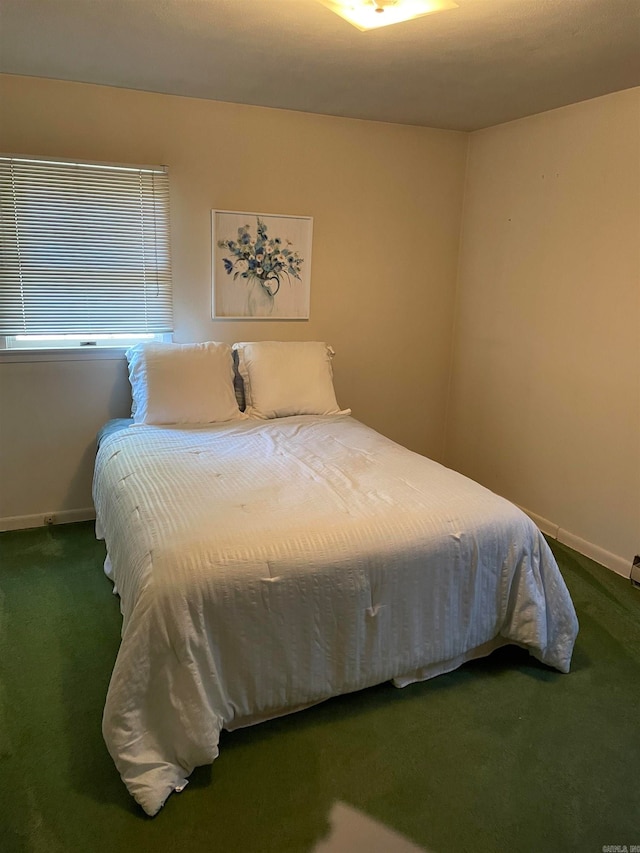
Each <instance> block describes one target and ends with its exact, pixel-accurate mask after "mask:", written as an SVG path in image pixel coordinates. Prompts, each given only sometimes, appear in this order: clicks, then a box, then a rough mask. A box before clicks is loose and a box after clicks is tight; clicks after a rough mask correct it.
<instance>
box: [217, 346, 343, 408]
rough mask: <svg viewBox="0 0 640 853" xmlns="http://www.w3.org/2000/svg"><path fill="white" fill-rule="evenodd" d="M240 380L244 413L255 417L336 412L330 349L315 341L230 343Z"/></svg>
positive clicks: (336, 404) (331, 352) (336, 405)
mask: <svg viewBox="0 0 640 853" xmlns="http://www.w3.org/2000/svg"><path fill="white" fill-rule="evenodd" d="M233 348H234V350H236V351H237V353H238V370H239V371H240V375H241V376H242V379H243V380H244V394H245V399H246V403H247V407H246V410H245V411H246V414H247V415H250V416H251V417H256V418H283V417H287V416H288V415H337V414H349V411H350V410H349V409H346V410H344V411H340V408H339V407H338V402H337V400H336V395H335V391H334V390H333V371H332V369H331V358H332V357H333V350H332V349H331V347H329V346H327V344H324V343H319V342H317V341H291V342H289V341H287V342H284V341H261V342H259V343H238V344H234V345H233Z"/></svg>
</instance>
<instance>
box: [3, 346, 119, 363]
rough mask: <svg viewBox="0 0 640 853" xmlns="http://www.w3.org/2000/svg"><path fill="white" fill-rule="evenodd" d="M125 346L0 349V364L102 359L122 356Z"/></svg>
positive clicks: (113, 358) (114, 358) (115, 358)
mask: <svg viewBox="0 0 640 853" xmlns="http://www.w3.org/2000/svg"><path fill="white" fill-rule="evenodd" d="M126 350H127V347H69V348H68V349H65V348H63V347H58V348H56V349H0V364H17V363H25V362H33V361H102V360H103V359H112V360H117V359H121V358H124V354H125V352H126Z"/></svg>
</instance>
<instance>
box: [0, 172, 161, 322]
mask: <svg viewBox="0 0 640 853" xmlns="http://www.w3.org/2000/svg"><path fill="white" fill-rule="evenodd" d="M171 330H172V302H171V259H170V252H169V180H168V175H167V173H166V169H164V168H163V167H157V168H156V167H126V166H106V165H101V164H98V163H70V162H57V161H49V160H40V159H39V160H36V159H29V158H18V157H8V156H0V335H21V334H38V335H47V334H51V335H54V334H55V335H59V334H81V335H91V334H98V333H114V334H120V333H121V334H133V333H136V332H137V333H140V332H153V333H160V332H170V331H171Z"/></svg>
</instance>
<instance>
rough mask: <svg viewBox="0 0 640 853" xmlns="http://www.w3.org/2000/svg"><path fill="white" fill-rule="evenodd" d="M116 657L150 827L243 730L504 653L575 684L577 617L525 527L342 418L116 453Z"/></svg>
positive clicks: (147, 434) (112, 542) (120, 741)
mask: <svg viewBox="0 0 640 853" xmlns="http://www.w3.org/2000/svg"><path fill="white" fill-rule="evenodd" d="M94 500H95V506H96V511H97V518H98V522H97V528H98V532H99V535H104V538H105V539H106V544H107V549H108V553H109V560H108V563H109V562H110V565H109V568H108V573H109V574H110V576H111V577H112V578H113V580H114V582H115V584H116V587H117V590H118V592H119V594H120V597H121V607H122V612H123V617H124V622H123V629H122V644H121V647H120V651H119V654H118V657H117V660H116V664H115V668H114V671H113V675H112V678H111V683H110V686H109V692H108V696H107V701H106V706H105V712H104V720H103V732H104V737H105V740H106V743H107V746H108V748H109V751H110V753H111V755H112V757H113V759H114V761H115V763H116V765H117V768H118V770H119V772H120V774H121V776H122V778H123V780H124V782H125V784H126V785H127V787H128V789H129V791H130V792H131V794H132V795H133V796H134V797H135V799H136V800H137V801H138V802H139V803H140V805H141V806H142V807H143V808H144V810H145V811H146V812H147V813H148V814H155V813H156V812H157V811H158V810H159V809H160V807H161V806H162V804H163V803H164V801H165V800H166V798H167V796H168V795H169V794H170V793H171V792H172V791H173V790H179V789H181V788H182V787H183V786H184V785H185V784H186V780H187V777H188V776H189V774H190V773H191V771H192V770H193V768H194V767H195V766H197V765H200V764H207V763H210V762H211V761H213V759H214V758H215V757H216V755H217V754H218V747H217V744H218V738H219V734H220V731H221V729H222V728H228V729H233V728H236V727H238V726H242V725H247V724H250V723H252V722H256V721H258V720H260V719H267V718H269V717H274V716H277V715H278V714H281V713H284V712H286V711H288V710H293V709H296V708H300V707H304V706H307V705H309V704H312V703H315V702H319V701H322V700H323V699H326V698H328V697H330V696H333V695H336V694H339V693H344V692H347V691H352V690H358V689H360V688H364V687H367V686H370V685H373V684H377V683H380V682H383V681H386V680H388V679H394V680H395V682H396V683H397V684H400V685H403V684H406V683H409V682H410V681H412V680H416V679H420V678H426V677H430V676H431V675H434V674H437V673H440V672H445V671H447V670H450V669H453V668H455V667H456V666H458V665H460V663H462V662H463V661H464V660H466V659H469V658H470V657H473V656H477V655H479V654H486V653H488V652H489V651H490V650H491V649H492V648H495V647H496V646H497V645H500V644H502V643H504V642H513V643H517V644H519V645H522V646H525V647H526V648H528V649H529V650H530V651H531V653H532V654H533V655H535V656H536V657H537V658H538V659H539V660H541V661H543V662H544V663H547V664H549V665H551V666H553V667H556V668H557V669H559V670H561V671H563V672H567V671H568V670H569V664H570V660H571V653H572V649H573V644H574V640H575V637H576V634H577V630H578V624H577V620H576V615H575V611H574V608H573V605H572V603H571V599H570V597H569V593H568V591H567V589H566V587H565V584H564V582H563V580H562V577H561V575H560V572H559V570H558V568H557V565H556V563H555V561H554V558H553V555H552V554H551V552H550V550H549V548H548V546H547V544H546V542H545V541H544V539H543V537H542V535H541V534H540V532H539V531H538V529H537V528H536V527H535V525H534V524H533V523H532V522H531V521H530V520H529V519H528V518H527V516H525V515H524V514H523V513H522V512H520V510H518V509H517V508H516V507H515V506H513V505H512V504H510V503H509V502H507V501H505V500H503V499H502V498H499V497H497V496H496V495H494V494H493V493H491V492H489V491H488V490H486V489H484V488H483V487H481V486H479V485H478V484H476V483H474V482H472V481H470V480H468V479H466V478H465V477H463V476H461V475H459V474H457V473H455V472H453V471H450V470H448V469H446V468H444V467H442V466H441V465H438V464H437V463H435V462H432V461H431V460H429V459H425V458H424V457H421V456H419V455H417V454H414V453H411V452H410V451H408V450H406V449H404V448H402V447H400V446H399V445H397V444H394V443H393V442H391V441H389V440H388V439H385V438H383V437H382V436H381V435H379V434H377V433H376V432H374V431H373V430H370V429H368V428H367V427H365V426H363V425H362V424H360V423H358V422H357V421H355V420H354V419H352V418H349V417H328V418H316V417H290V418H282V419H278V420H274V421H267V422H265V421H260V422H256V421H253V420H249V421H240V422H233V423H231V424H220V425H216V426H212V427H208V428H191V429H176V428H168V427H147V426H135V427H131V428H129V429H126V430H124V431H122V432H118V433H116V434H115V435H112V436H110V437H108V438H107V439H106V440H105V442H104V443H103V445H102V446H101V448H100V451H99V453H98V458H97V461H96V475H95V481H94Z"/></svg>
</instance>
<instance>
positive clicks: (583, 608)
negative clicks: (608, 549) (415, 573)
mask: <svg viewBox="0 0 640 853" xmlns="http://www.w3.org/2000/svg"><path fill="white" fill-rule="evenodd" d="M551 544H552V547H553V550H554V552H555V554H556V557H557V559H558V562H559V564H560V567H561V569H562V572H563V575H564V577H565V579H566V582H567V584H568V586H569V589H570V591H571V594H572V596H573V600H574V603H575V605H576V609H577V611H578V618H579V620H580V627H581V630H580V635H579V637H578V642H577V645H576V650H575V654H574V661H573V668H572V672H571V674H569V675H560V674H559V673H556V672H554V671H552V670H549V669H547V668H545V667H543V666H542V665H539V664H537V663H536V662H535V661H534V660H533V659H532V658H529V656H528V655H527V654H526V652H523V651H521V650H518V649H502V650H500V651H498V652H496V653H494V654H493V655H492V656H491V657H490V658H487V659H485V660H483V661H476V662H474V663H471V664H467V665H466V666H464V667H463V668H462V669H460V670H458V671H457V672H455V673H451V674H449V675H445V676H441V677H439V678H437V679H435V680H433V681H430V682H427V683H424V684H419V685H414V686H412V687H409V688H406V689H404V690H397V689H395V688H394V687H391V686H390V685H388V684H384V685H381V686H379V687H376V688H373V689H371V690H366V691H363V692H361V693H357V694H351V695H349V696H343V697H339V698H337V699H333V700H331V701H329V702H326V703H324V704H322V705H319V706H317V707H315V708H312V709H310V710H308V711H304V712H302V713H300V714H294V715H292V716H289V717H285V718H282V719H280V720H277V721H274V722H271V723H266V724H263V725H261V726H256V727H254V728H252V729H245V730H242V731H238V732H235V733H233V734H225V735H224V737H223V740H222V744H221V755H220V758H219V759H218V760H217V761H216V762H215V764H214V765H213V767H203V768H198V769H197V770H196V771H195V772H194V774H193V775H192V779H191V784H190V785H189V786H188V787H187V789H186V790H185V792H184V793H182V794H180V795H174V796H172V797H171V798H170V799H169V801H168V803H167V805H166V806H165V808H164V809H163V810H162V811H161V812H160V814H159V815H158V817H156V818H154V819H153V820H151V819H149V818H146V817H145V816H144V815H143V813H142V812H141V810H139V809H138V807H137V806H136V805H135V803H134V802H133V801H132V800H131V799H130V797H129V795H128V794H127V792H126V790H125V788H124V786H123V784H122V782H121V781H120V778H119V776H118V774H117V772H116V770H115V768H114V766H113V764H112V762H111V759H110V757H109V755H108V753H107V752H106V749H105V747H104V743H103V740H102V735H101V731H100V723H101V713H102V705H103V702H104V697H105V692H106V689H107V685H108V681H109V675H110V671H111V667H112V665H113V661H114V659H115V655H116V652H117V649H118V643H119V630H120V613H119V607H118V599H117V598H116V597H114V596H113V595H112V593H111V585H110V584H109V582H108V581H107V579H106V578H105V577H104V575H103V573H102V561H103V557H104V551H103V545H102V543H98V542H96V541H95V539H94V537H93V525H92V524H91V523H83V524H74V525H65V526H60V527H54V528H52V529H44V528H39V529H36V530H29V531H20V532H15V533H5V534H2V535H1V536H0V851H2V853H18V851H20V853H22V851H28V853H58V852H59V851H60V852H62V851H64V852H65V853H66V851H82V853H84V852H85V851H86V853H99V851H109V853H114V851H124V850H126V851H133V853H137V851H147V850H148V851H151V850H153V851H165V850H166V851H169V850H171V851H178V850H179V851H200V850H202V851H205V850H206V851H208V853H211V851H215V853H287V851H291V853H302V851H305V853H306V851H314V850H315V851H322V853H328V851H332V853H333V851H338V850H340V851H341V853H357V851H358V850H366V851H367V853H374V851H375V850H385V851H390V853H394V851H401V850H402V851H404V850H406V851H410V850H413V851H415V850H425V851H431V853H461V851H473V853H483V851H487V853H498V851H505V853H540V851H550V853H556V851H580V852H581V853H588V851H594V853H595V851H601V850H602V848H603V846H605V845H611V846H613V845H620V846H622V845H627V847H629V848H630V846H631V845H640V591H638V590H634V589H632V587H631V585H630V583H629V582H628V581H625V580H624V579H622V578H619V577H617V576H616V575H614V574H613V573H611V572H609V571H607V570H606V569H603V568H601V567H600V566H598V565H596V564H595V563H592V562H591V561H590V560H588V559H587V558H585V557H581V556H580V555H577V554H575V553H574V552H572V551H570V550H569V549H568V548H565V547H563V546H561V545H558V544H556V543H551ZM368 833H369V834H368ZM394 833H395V835H394ZM365 838H369V839H371V838H376V839H378V841H377V843H378V847H375V844H373V843H372V842H371V840H368V841H367V840H365ZM372 844H373V846H372ZM639 849H640V848H639Z"/></svg>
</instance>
